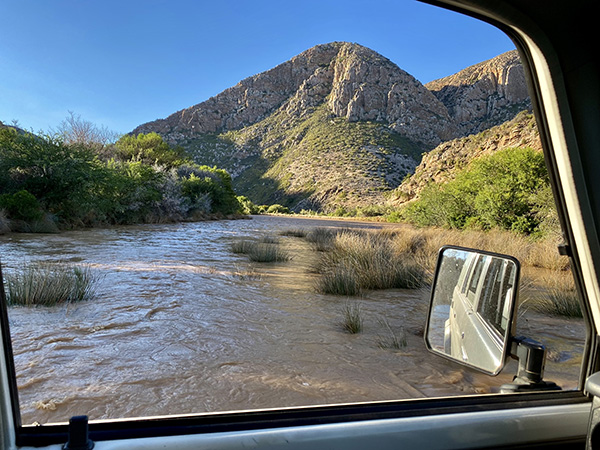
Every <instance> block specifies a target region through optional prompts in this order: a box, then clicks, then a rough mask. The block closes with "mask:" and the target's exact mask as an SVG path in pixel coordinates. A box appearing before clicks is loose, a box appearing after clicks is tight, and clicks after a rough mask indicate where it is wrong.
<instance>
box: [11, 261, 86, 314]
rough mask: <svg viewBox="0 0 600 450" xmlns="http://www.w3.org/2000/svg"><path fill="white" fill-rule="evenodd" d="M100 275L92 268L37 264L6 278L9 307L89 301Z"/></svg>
mask: <svg viewBox="0 0 600 450" xmlns="http://www.w3.org/2000/svg"><path fill="white" fill-rule="evenodd" d="M97 281H98V276H97V275H96V274H94V273H93V272H92V270H91V269H90V268H89V267H85V266H74V265H69V264H61V263H48V262H36V263H31V264H28V265H26V266H24V267H22V268H21V269H18V270H16V271H14V272H12V273H8V274H6V276H5V285H6V300H7V303H8V304H9V305H19V306H54V305H57V304H61V303H72V302H80V301H83V300H88V299H90V298H92V297H93V296H94V294H95V290H96V286H97Z"/></svg>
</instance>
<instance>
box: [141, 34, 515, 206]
mask: <svg viewBox="0 0 600 450" xmlns="http://www.w3.org/2000/svg"><path fill="white" fill-rule="evenodd" d="M524 86H525V84H524V77H523V71H522V67H521V66H520V63H519V61H518V55H517V54H516V52H509V53H507V54H504V55H501V56H500V57H498V58H495V59H493V60H490V61H488V62H486V63H482V64H479V65H477V66H473V67H470V68H468V69H465V70H464V71H462V72H460V73H459V74H456V75H454V76H452V77H447V78H444V79H441V80H437V81H434V82H431V83H429V84H428V85H427V86H423V85H422V84H421V83H420V82H419V81H418V80H416V79H415V78H414V77H412V76H411V75H410V74H408V73H406V72H405V71H403V70H401V69H400V68H399V67H398V66H397V65H395V64H394V63H392V62H391V61H389V60H388V59H386V58H384V57H383V56H381V55H379V54H377V53H376V52H374V51H372V50H369V49H368V48H365V47H362V46H360V45H357V44H351V43H346V42H334V43H330V44H323V45H318V46H316V47H313V48H311V49H309V50H307V51H305V52H303V53H301V54H300V55H298V56H296V57H294V58H292V59H291V60H289V61H287V62H284V63H283V64H280V65H279V66H277V67H275V68H273V69H271V70H269V71H266V72H263V73H260V74H258V75H255V76H253V77H250V78H247V79H245V80H242V81H241V82H240V83H238V84H237V85H236V86H233V87H232V88H229V89H227V90H225V91H223V92H222V93H220V94H218V95H216V96H215V97H212V98H210V99H208V100H206V101H205V102H202V103H199V104H197V105H195V106H192V107H190V108H187V109H184V110H182V111H178V112H176V113H174V114H172V115H170V116H169V117H167V118H166V119H160V120H156V121H154V122H149V123H146V124H144V125H141V126H139V127H138V128H136V129H135V130H134V131H133V133H135V134H137V133H148V132H151V131H154V132H158V133H159V134H161V135H162V136H163V137H164V139H165V140H166V141H167V142H169V143H171V144H175V145H181V146H183V147H184V148H186V149H187V150H188V151H190V152H191V153H192V154H193V155H194V158H195V159H196V160H197V161H198V162H199V163H201V164H210V165H217V166H219V167H222V168H224V169H226V170H228V171H229V172H230V173H231V174H232V177H233V179H234V184H235V187H236V190H237V191H238V193H240V194H243V195H247V196H248V197H250V198H251V199H252V200H253V201H255V202H257V203H273V202H277V203H284V204H286V205H287V206H290V207H292V208H293V209H296V210H300V209H303V208H310V209H316V210H321V211H326V212H327V211H331V210H332V209H335V208H337V207H340V206H341V207H353V206H360V205H365V204H373V203H382V202H384V194H385V193H386V192H390V191H392V190H394V189H395V188H397V187H398V186H399V184H400V181H401V180H402V179H403V178H404V177H405V175H407V174H410V173H412V172H413V171H414V170H415V168H416V166H417V164H418V163H419V162H420V156H421V153H423V152H427V151H429V150H431V149H433V148H435V147H436V146H438V145H440V144H441V143H443V142H446V141H448V140H451V139H454V138H457V137H459V136H465V135H467V134H469V133H472V132H474V131H478V130H480V129H485V128H487V127H489V126H490V124H492V123H494V124H495V122H499V123H500V122H503V121H504V120H507V119H509V118H511V117H513V116H514V115H515V114H516V112H518V110H520V109H522V108H523V107H527V96H526V90H524ZM511 114H512V115H511Z"/></svg>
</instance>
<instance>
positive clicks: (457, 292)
mask: <svg viewBox="0 0 600 450" xmlns="http://www.w3.org/2000/svg"><path fill="white" fill-rule="evenodd" d="M515 274H516V268H515V265H514V263H512V262H510V261H507V260H502V259H500V258H496V257H494V256H492V255H485V254H471V255H469V257H468V259H467V261H466V262H465V264H464V265H463V267H462V270H461V273H460V275H459V278H458V283H457V285H456V286H455V287H454V290H453V293H452V303H451V304H450V311H449V317H448V320H447V321H446V324H445V336H444V347H445V350H446V352H447V353H448V354H449V355H451V356H453V357H455V358H457V359H458V360H461V361H463V362H464V363H466V364H471V365H475V366H477V367H487V368H493V370H490V372H492V373H493V374H494V375H495V374H497V373H498V371H499V370H500V369H501V367H502V365H503V361H502V360H503V354H504V351H503V349H504V341H505V339H506V336H507V333H508V332H509V331H510V330H509V328H510V313H511V310H510V308H509V306H510V301H509V300H510V298H511V296H512V292H513V289H514V286H513V285H514V283H515ZM498 299H499V300H498ZM491 304H494V305H499V307H498V308H497V309H496V308H494V310H491V308H490V307H489V305H491Z"/></svg>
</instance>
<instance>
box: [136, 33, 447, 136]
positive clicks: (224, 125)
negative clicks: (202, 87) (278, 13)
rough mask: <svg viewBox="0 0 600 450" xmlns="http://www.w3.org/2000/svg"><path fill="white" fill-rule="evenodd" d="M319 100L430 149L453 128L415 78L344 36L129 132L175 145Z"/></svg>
mask: <svg viewBox="0 0 600 450" xmlns="http://www.w3.org/2000/svg"><path fill="white" fill-rule="evenodd" d="M322 103H326V104H327V106H328V108H329V110H330V111H331V113H332V114H333V115H334V116H336V117H344V118H346V119H347V120H348V121H352V122H356V121H364V120H372V121H377V122H382V123H387V124H389V127H390V129H391V130H393V131H394V132H396V133H399V134H401V135H403V136H406V137H408V138H411V139H413V140H415V141H418V142H421V143H422V144H423V145H424V146H427V147H430V148H431V147H433V146H435V145H437V144H439V143H440V142H441V141H443V140H445V139H448V138H450V137H452V136H453V135H455V134H456V127H455V126H454V125H453V123H452V119H451V118H450V116H449V114H448V112H447V110H446V107H445V106H444V105H443V104H442V103H441V102H440V101H439V100H437V99H436V98H435V96H433V95H432V94H431V93H430V92H429V91H428V90H427V89H426V88H425V87H424V86H423V85H422V84H421V83H420V82H419V81H417V80H416V79H415V78H414V77H412V76H411V75H409V74H408V73H406V72H405V71H403V70H401V69H400V68H399V67H398V66H397V65H395V64H394V63H392V62H391V61H390V60H388V59H387V58H384V57H383V56H381V55H379V54H378V53H376V52H374V51H373V50H370V49H368V48H366V47H363V46H361V45H358V44H353V43H348V42H333V43H328V44H321V45H317V46H315V47H313V48H311V49H309V50H306V51H305V52H303V53H301V54H299V55H297V56H295V57H293V58H292V59H290V60H289V61H286V62H284V63H282V64H280V65H278V66H277V67H274V68H273V69H271V70H268V71H266V72H262V73H260V74H258V75H254V76H252V77H249V78H246V79H244V80H242V81H240V82H239V83H238V84H237V85H235V86H233V87H231V88H229V89H227V90H225V91H223V92H222V93H220V94H218V95H217V96H215V97H212V98H210V99H208V100H206V101H204V102H202V103H199V104H197V105H195V106H192V107H190V108H187V109H184V110H182V111H178V112H176V113H175V114H172V115H171V116H169V117H167V118H166V119H160V120H157V121H154V122H149V123H147V124H144V125H141V126H140V127H138V128H136V129H135V130H134V131H133V133H142V132H144V133H145V132H149V131H156V132H158V133H160V134H162V135H163V136H164V137H165V139H166V140H167V141H169V142H171V143H178V141H180V140H181V139H183V138H189V137H191V136H192V135H194V134H196V133H222V132H227V131H231V130H239V129H241V128H244V127H247V126H249V125H252V124H254V123H257V122H259V121H260V120H262V119H264V118H265V117H267V116H268V115H270V114H272V113H274V112H275V111H276V110H278V109H280V108H281V109H283V110H285V111H286V113H287V114H288V115H290V116H294V117H299V116H302V115H303V114H305V113H306V112H307V111H308V110H310V109H311V108H314V107H316V106H318V105H320V104H322ZM433 118H435V121H432V119H433ZM426 124H427V125H428V126H427V127H425V126H424V125H426Z"/></svg>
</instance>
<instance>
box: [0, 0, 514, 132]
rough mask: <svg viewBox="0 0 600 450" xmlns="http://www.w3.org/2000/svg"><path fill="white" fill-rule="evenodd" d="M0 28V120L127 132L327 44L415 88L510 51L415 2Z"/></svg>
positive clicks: (6, 10) (32, 13)
mask: <svg viewBox="0 0 600 450" xmlns="http://www.w3.org/2000/svg"><path fill="white" fill-rule="evenodd" d="M3 3H4V4H3V5H2V26H1V27H0V121H3V122H5V123H10V122H11V121H12V120H18V121H19V125H20V126H21V127H23V128H26V129H28V130H34V131H40V130H43V131H48V130H49V129H51V128H55V127H56V126H57V125H58V124H59V123H60V121H61V120H63V119H64V118H65V117H66V116H67V115H68V111H73V112H75V113H76V114H79V115H81V117H82V118H83V119H86V120H90V121H92V122H94V123H96V124H97V125H99V126H105V127H107V128H109V129H110V130H113V131H116V132H121V133H126V132H129V131H131V130H132V129H133V128H135V127H136V126H137V125H140V124H142V123H144V122H148V121H151V120H155V119H158V118H163V117H166V116H168V115H169V114H172V113H174V112H176V111H178V110H180V109H183V108H186V107H189V106H192V105H194V104H196V103H200V102H202V101H204V100H206V99H207V98H209V97H212V96H214V95H216V94H218V93H219V92H221V91H223V90H224V89H226V88H228V87H230V86H233V85H235V84H236V83H237V82H238V81H240V80H242V79H244V78H246V77H249V76H252V75H254V74H257V73H260V72H262V71H265V70H268V69H270V68H272V67H274V66H276V65H277V64H280V63H282V62H284V61H287V60H288V59H290V58H292V57H293V56H295V55H297V54H298V53H301V52H302V51H304V50H306V49H308V48H310V47H312V46H314V45H317V44H322V43H326V42H332V41H349V42H356V43H359V44H361V45H364V46H366V47H369V48H371V49H373V50H375V51H377V52H378V53H380V54H382V55H383V56H385V57H387V58H389V59H391V60H392V61H393V62H394V63H396V64H397V65H398V66H400V68H402V69H404V70H406V71H407V72H409V73H410V74H411V75H413V76H415V77H416V78H417V79H418V80H419V81H421V82H422V83H427V82H428V81H431V80H434V79H437V78H441V77H444V76H447V75H451V74H453V73H456V72H457V71H459V70H461V69H463V68H465V67H468V66H469V65H472V64H476V63H478V62H481V61H484V60H486V59H489V58H492V57H494V56H496V55H498V54H500V53H503V52H505V51H508V50H511V49H513V48H514V45H513V44H512V42H511V41H510V39H509V38H508V37H506V36H505V35H504V34H503V33H502V32H500V31H499V30H497V29H495V28H493V27H492V26H490V25H487V24H484V23H482V22H479V21H477V20H475V19H472V18H469V17H465V16H461V15H459V14H456V13H454V12H451V11H446V10H443V9H440V8H437V7H434V6H431V5H428V4H423V3H419V2H417V1H413V0H396V1H387V0H370V1H363V2H358V1H353V0H343V1H328V0H314V1H313V0H308V1H302V2H298V1H295V2H286V1H282V0H279V1H266V0H252V1H229V0H211V1H210V2H205V1H200V0H198V1H192V0H143V1H141V0H97V1H94V0H52V1H48V0H37V1H34V0H12V1H6V2H3Z"/></svg>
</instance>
